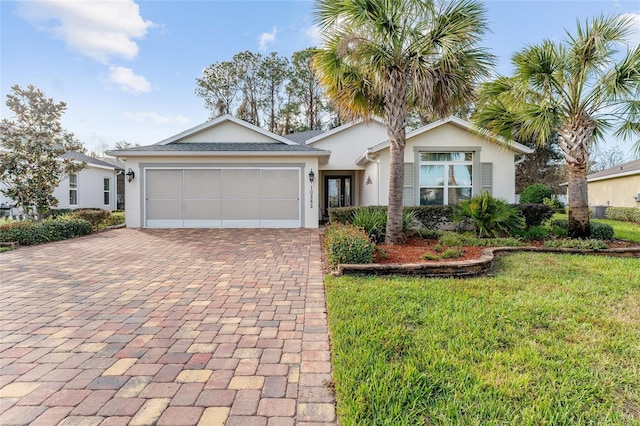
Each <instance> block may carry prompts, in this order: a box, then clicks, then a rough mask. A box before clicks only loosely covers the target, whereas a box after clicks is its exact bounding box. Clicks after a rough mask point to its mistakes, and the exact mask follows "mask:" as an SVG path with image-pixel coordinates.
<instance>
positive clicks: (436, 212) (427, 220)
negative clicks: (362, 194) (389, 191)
mask: <svg viewBox="0 0 640 426" xmlns="http://www.w3.org/2000/svg"><path fill="white" fill-rule="evenodd" d="M363 210H364V211H367V212H371V214H376V213H375V212H377V211H382V212H384V213H385V215H386V212H387V206H361V207H339V208H333V209H329V222H330V223H342V224H348V223H353V217H354V216H355V214H356V213H357V212H359V211H363ZM453 214H454V208H453V206H405V207H404V209H403V216H404V217H405V218H407V217H408V216H407V215H413V217H414V218H415V220H417V221H418V222H420V224H421V225H422V226H423V227H425V228H429V229H438V228H440V227H441V226H442V225H444V224H446V223H452V222H453Z"/></svg>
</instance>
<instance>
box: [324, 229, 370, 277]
mask: <svg viewBox="0 0 640 426" xmlns="http://www.w3.org/2000/svg"><path fill="white" fill-rule="evenodd" d="M324 246H325V250H326V252H327V260H328V261H329V264H330V265H331V266H332V267H334V268H335V267H336V266H338V265H339V264H341V263H371V262H373V252H374V247H375V246H374V245H373V243H372V242H371V241H370V240H369V237H368V236H367V233H366V232H365V231H364V230H363V229H362V228H356V227H355V226H353V225H342V224H337V223H336V224H332V225H330V226H328V227H327V229H326V231H325V233H324Z"/></svg>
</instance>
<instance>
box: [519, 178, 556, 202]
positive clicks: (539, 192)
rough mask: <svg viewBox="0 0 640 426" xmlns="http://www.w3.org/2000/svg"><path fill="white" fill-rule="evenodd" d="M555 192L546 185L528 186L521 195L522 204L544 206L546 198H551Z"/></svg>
mask: <svg viewBox="0 0 640 426" xmlns="http://www.w3.org/2000/svg"><path fill="white" fill-rule="evenodd" d="M552 195H553V191H552V190H551V188H549V187H548V186H546V185H543V184H541V183H534V184H533V185H530V186H527V187H526V188H525V189H523V190H522V192H521V193H520V203H522V204H542V201H543V200H544V199H545V198H551V196H552Z"/></svg>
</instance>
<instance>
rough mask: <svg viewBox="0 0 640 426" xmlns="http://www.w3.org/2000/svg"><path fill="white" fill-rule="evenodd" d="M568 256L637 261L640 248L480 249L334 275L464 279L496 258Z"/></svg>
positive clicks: (344, 267) (344, 269)
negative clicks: (471, 255)
mask: <svg viewBox="0 0 640 426" xmlns="http://www.w3.org/2000/svg"><path fill="white" fill-rule="evenodd" d="M520 251H527V252H537V253H568V254H585V255H597V256H613V257H640V247H629V248H613V249H605V250H583V249H572V248H548V247H490V248H485V249H482V252H481V254H480V257H479V258H478V259H471V260H460V261H450V262H438V263H407V264H404V263H386V264H381V263H370V264H341V265H339V266H338V268H337V269H336V271H335V272H334V275H336V276H341V275H356V274H362V275H364V274H370V275H409V276H421V277H427V278H452V277H455V278H465V277H473V276H477V275H481V274H484V273H487V272H488V271H489V270H491V268H492V266H493V260H494V259H495V257H496V256H497V255H501V254H509V253H513V252H520Z"/></svg>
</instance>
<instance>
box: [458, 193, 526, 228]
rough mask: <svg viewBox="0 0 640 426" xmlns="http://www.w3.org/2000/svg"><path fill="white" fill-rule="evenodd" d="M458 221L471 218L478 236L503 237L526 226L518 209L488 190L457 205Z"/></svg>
mask: <svg viewBox="0 0 640 426" xmlns="http://www.w3.org/2000/svg"><path fill="white" fill-rule="evenodd" d="M454 219H455V220H456V221H462V220H465V219H469V220H471V222H472V223H473V225H474V226H475V229H476V234H477V236H478V237H481V238H485V237H494V238H495V237H501V236H505V235H510V234H511V232H513V231H516V230H520V229H522V228H524V219H523V218H522V216H520V213H519V212H518V210H517V209H516V208H515V207H513V206H510V205H509V204H507V203H506V202H504V201H502V200H499V199H497V198H493V197H492V196H491V195H490V194H489V193H488V192H483V193H481V194H480V195H476V196H475V197H473V198H471V199H469V200H467V201H463V202H461V203H460V204H459V205H458V206H456V212H455V214H454Z"/></svg>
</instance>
